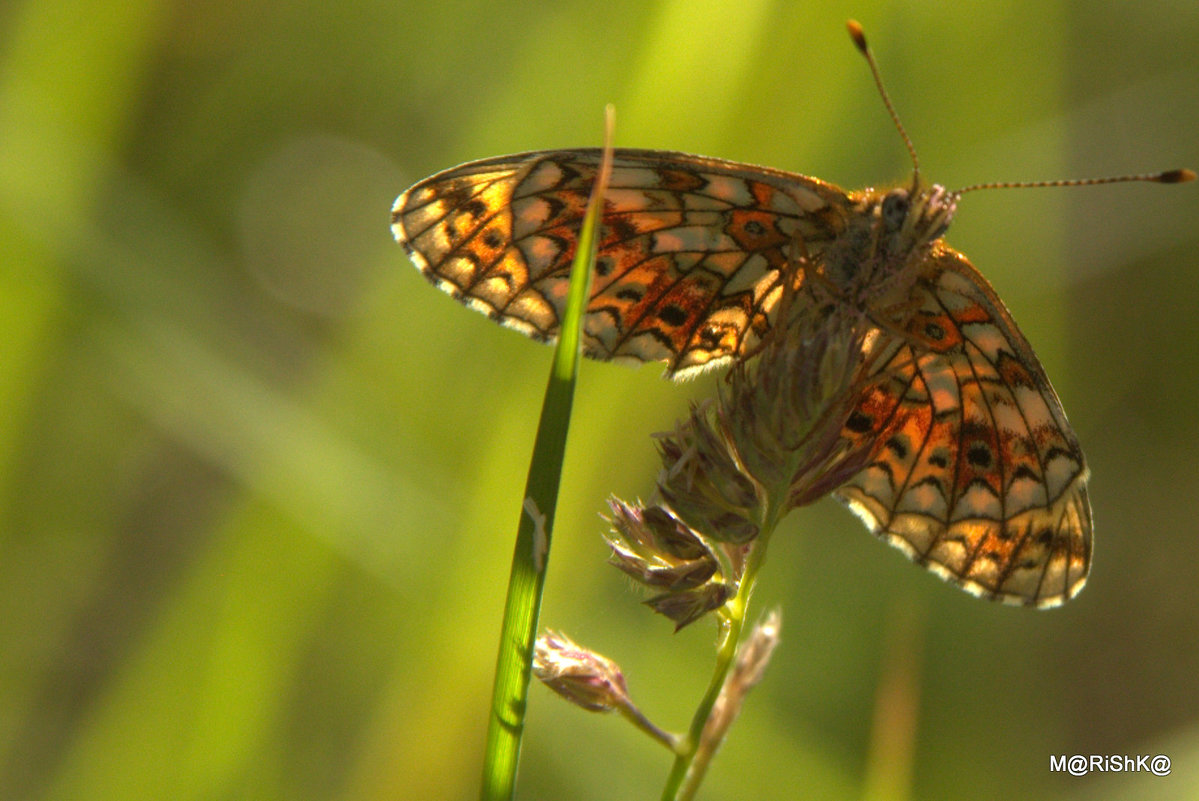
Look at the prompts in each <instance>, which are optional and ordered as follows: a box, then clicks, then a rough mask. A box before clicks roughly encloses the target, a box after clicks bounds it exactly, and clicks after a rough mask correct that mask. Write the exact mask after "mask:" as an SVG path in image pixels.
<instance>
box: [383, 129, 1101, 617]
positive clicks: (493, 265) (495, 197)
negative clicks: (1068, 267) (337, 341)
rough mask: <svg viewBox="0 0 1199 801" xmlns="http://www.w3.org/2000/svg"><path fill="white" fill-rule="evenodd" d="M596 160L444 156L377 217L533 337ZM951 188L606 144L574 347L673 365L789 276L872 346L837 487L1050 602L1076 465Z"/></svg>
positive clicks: (1078, 530)
mask: <svg viewBox="0 0 1199 801" xmlns="http://www.w3.org/2000/svg"><path fill="white" fill-rule="evenodd" d="M598 163H599V151H598V150H587V149H584V150H560V151H544V152H535V153H524V154H518V155H514V156H505V157H500V158H495V159H487V160H484V161H478V162H473V163H469V164H464V165H461V166H459V167H456V168H453V169H451V170H447V171H445V172H442V173H439V174H438V175H435V176H433V177H431V178H428V179H426V180H425V181H422V182H420V183H418V184H417V185H416V186H414V187H412V188H411V189H409V190H408V191H407V192H405V193H404V194H403V195H401V196H400V198H399V199H398V200H397V201H396V204H395V206H394V208H393V210H392V227H393V231H394V233H395V235H396V238H397V239H398V240H399V241H400V242H401V243H402V244H403V245H404V246H405V248H406V249H407V250H408V252H409V254H410V255H411V256H412V258H413V260H414V261H415V262H416V263H417V265H418V267H419V268H420V269H421V271H422V273H424V274H425V276H426V277H427V278H429V280H431V281H432V282H433V283H435V284H436V285H438V286H439V287H441V288H442V289H444V290H446V291H447V292H449V293H450V294H452V295H454V296H455V297H457V298H458V299H459V300H461V301H462V302H464V303H466V304H467V305H468V306H470V307H471V308H474V309H476V310H478V311H481V312H484V313H486V314H488V315H489V316H491V317H492V318H493V319H495V320H496V321H498V322H500V323H502V324H504V325H506V326H508V327H510V328H514V329H516V330H518V331H521V332H522V333H524V334H526V335H528V336H531V337H533V338H536V339H540V340H552V339H554V338H555V337H556V336H557V333H558V325H559V321H560V319H561V316H562V313H563V311H564V308H565V302H566V290H567V285H568V282H569V273H570V266H571V261H572V259H573V257H574V251H575V247H576V245H577V237H578V232H579V228H580V226H581V224H582V218H583V211H584V208H585V205H586V202H587V196H588V193H589V192H590V190H591V186H592V184H593V182H594V178H595V174H596V171H597V168H598ZM956 202H957V196H956V195H955V194H953V193H949V192H946V191H945V190H944V189H943V188H941V187H939V186H935V185H934V186H930V187H922V186H919V185H913V186H911V187H906V188H897V189H890V190H876V189H864V190H859V191H855V192H846V191H845V190H842V189H840V188H838V187H836V186H834V185H832V184H829V183H826V182H824V181H821V180H819V179H816V178H811V177H808V176H803V175H797V174H794V173H788V172H783V171H780V170H774V169H770V168H765V167H756V166H752V165H746V164H739V163H736V162H730V161H724V160H721V159H713V158H706V157H702V156H692V155H688V154H683V153H673V152H664V151H648V150H617V151H615V158H614V166H613V173H612V178H611V182H610V188H609V190H608V191H607V193H606V195H605V202H604V211H603V215H602V225H601V227H600V230H599V244H598V254H597V259H596V266H595V274H594V276H593V281H592V289H591V297H590V301H589V303H588V306H587V309H586V312H585V319H584V324H583V348H584V353H585V354H586V355H588V356H590V357H593V358H597V359H603V360H610V359H614V360H627V361H638V362H647V361H662V362H665V363H666V365H667V372H668V374H670V375H671V376H672V377H676V378H678V377H686V376H689V375H693V374H695V373H697V372H699V371H702V370H705V369H710V368H712V367H714V366H718V365H722V364H728V363H730V362H732V361H734V360H737V359H741V358H745V357H748V356H750V355H752V354H753V353H755V352H756V351H757V349H758V348H759V346H760V344H761V343H762V341H763V338H764V337H766V336H767V334H768V333H769V331H770V330H771V327H772V326H773V325H775V324H779V322H780V321H779V315H778V311H779V308H780V306H781V301H782V299H783V297H784V294H785V293H786V292H788V291H791V292H796V293H797V292H798V290H803V292H802V302H804V303H811V304H815V305H816V306H823V305H826V304H837V305H839V306H841V307H844V308H849V309H852V310H853V311H854V312H855V313H857V314H858V315H860V318H861V324H862V325H864V326H870V327H871V329H872V330H874V331H876V337H877V339H878V341H879V342H880V343H882V344H881V346H882V347H885V348H886V349H887V351H886V358H885V359H883V360H881V363H880V364H879V366H878V369H877V372H876V374H875V377H874V379H873V381H872V383H871V384H870V386H869V387H866V388H864V389H863V394H862V400H861V402H860V403H859V405H858V408H857V409H856V410H855V411H854V413H853V415H851V417H850V419H849V421H848V422H847V424H846V428H845V431H844V432H843V436H845V437H846V438H847V439H850V440H857V441H859V442H865V443H867V444H868V445H869V446H870V447H871V448H872V449H873V451H872V452H873V453H874V454H875V455H874V457H873V458H872V461H871V463H870V464H869V466H867V467H866V468H865V469H864V470H863V471H862V472H861V473H860V474H859V475H857V476H856V477H855V478H854V479H853V480H851V481H850V482H849V483H848V484H846V485H845V486H844V487H842V488H841V489H840V490H839V491H838V496H839V497H841V498H842V500H844V501H845V502H846V503H848V504H849V505H850V506H851V508H853V509H854V511H855V512H857V513H858V514H859V516H861V517H862V518H863V520H864V521H865V522H866V524H867V525H868V526H869V527H870V528H871V529H872V530H873V531H874V532H875V533H876V534H877V535H878V536H880V537H881V538H883V539H884V540H886V541H888V542H890V543H891V544H892V545H895V546H897V547H899V548H900V549H901V550H903V551H904V552H905V553H906V554H907V555H908V556H909V557H911V558H912V559H913V560H915V561H917V562H919V563H921V564H923V565H925V566H927V567H928V568H930V569H931V570H933V571H934V572H936V573H937V574H938V575H941V576H942V577H944V578H947V579H950V580H952V581H954V582H955V583H957V584H959V585H961V586H962V587H964V588H965V589H967V590H968V591H970V592H972V593H974V594H977V595H981V596H985V597H990V598H996V599H999V600H1003V601H1006V602H1010V603H1018V604H1025V605H1037V606H1053V605H1056V604H1059V603H1061V602H1062V601H1064V600H1066V599H1068V598H1070V597H1072V596H1073V595H1074V594H1075V593H1076V592H1077V591H1078V590H1079V589H1080V588H1081V586H1082V584H1083V582H1084V581H1085V577H1086V574H1087V569H1088V567H1089V563H1090V554H1091V518H1090V505H1089V501H1088V499H1087V494H1086V478H1087V469H1086V466H1085V462H1084V459H1083V456H1082V451H1081V448H1080V447H1079V444H1078V442H1077V438H1076V437H1075V435H1074V433H1073V431H1072V430H1071V428H1070V426H1069V424H1068V422H1067V421H1066V417H1065V414H1064V412H1063V411H1062V408H1061V404H1060V402H1059V401H1058V398H1057V395H1056V394H1055V393H1054V391H1053V388H1052V386H1051V385H1050V383H1049V380H1048V378H1047V377H1046V376H1045V373H1044V370H1043V369H1042V368H1041V366H1040V363H1039V362H1038V361H1037V358H1036V356H1035V354H1034V353H1033V351H1032V348H1031V347H1030V346H1029V345H1028V342H1027V341H1026V340H1025V338H1024V336H1023V335H1022V334H1021V333H1020V331H1019V329H1018V328H1017V327H1016V324H1015V322H1014V321H1013V320H1012V318H1011V315H1010V314H1009V313H1008V311H1007V309H1006V308H1005V307H1004V305H1003V303H1002V302H1001V301H1000V300H999V298H998V296H997V295H996V294H995V292H994V290H993V289H992V288H991V286H990V284H989V283H987V281H986V279H985V278H983V276H982V275H980V274H979V273H978V271H977V270H975V269H974V267H973V266H972V265H971V264H970V263H969V261H968V260H967V259H966V258H965V257H964V256H962V255H961V254H960V253H958V252H956V251H954V250H953V249H952V248H950V247H949V246H947V245H946V244H945V243H944V241H943V240H942V239H941V236H942V234H943V233H944V231H945V230H946V228H947V227H948V225H949V223H950V222H951V220H952V218H953V215H954V213H955V211H956ZM796 296H797V295H792V296H791V297H796ZM801 312H802V309H801Z"/></svg>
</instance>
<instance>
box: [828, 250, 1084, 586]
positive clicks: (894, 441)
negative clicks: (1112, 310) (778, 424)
mask: <svg viewBox="0 0 1199 801" xmlns="http://www.w3.org/2000/svg"><path fill="white" fill-rule="evenodd" d="M913 305H914V306H915V311H914V313H912V314H911V316H910V317H909V318H908V319H907V323H906V326H905V330H904V331H903V334H904V337H903V338H902V339H901V340H900V339H898V338H897V341H895V342H893V343H892V346H893V349H894V354H893V355H892V356H891V357H890V358H889V360H888V362H887V364H886V366H885V367H884V368H883V370H882V371H881V374H880V378H879V381H878V383H876V384H874V385H873V386H872V387H870V388H869V389H868V390H867V391H866V393H865V395H864V399H863V401H862V403H861V404H860V405H859V409H858V411H857V412H856V413H855V416H854V417H853V418H851V426H850V429H848V430H847V435H848V436H850V437H851V438H858V437H862V436H866V437H873V438H877V439H876V443H877V444H876V446H875V447H876V449H877V450H876V456H875V457H874V459H873V461H872V463H871V464H870V465H869V466H868V467H867V468H866V469H865V470H863V471H862V472H861V473H860V474H859V475H857V476H856V477H855V478H854V479H853V480H852V481H850V482H849V483H848V484H847V485H846V486H844V487H842V488H841V489H840V490H839V491H838V495H839V496H840V497H841V498H842V499H843V500H845V501H846V502H847V503H848V504H849V505H850V506H851V507H852V508H853V509H854V510H855V511H856V512H857V513H858V514H859V515H860V516H861V517H862V518H863V520H864V521H865V522H866V523H867V525H868V526H870V527H871V529H872V530H874V531H875V532H876V533H877V534H878V535H879V536H880V537H882V538H883V539H885V540H887V541H888V542H890V543H891V544H892V545H895V546H897V547H898V548H900V549H901V550H903V551H904V552H905V553H907V554H908V556H910V557H911V558H912V559H914V560H915V561H917V562H919V563H921V564H923V565H925V566H927V567H929V568H930V569H931V570H933V571H934V572H936V573H938V574H940V575H942V576H943V577H945V578H947V579H949V580H951V581H954V582H956V583H958V584H960V585H962V586H963V587H964V588H965V589H967V590H969V591H970V592H973V593H974V594H977V595H982V596H985V597H991V598H997V599H999V600H1003V601H1006V602H1009V603H1019V604H1027V605H1036V606H1054V605H1057V604H1060V603H1061V602H1063V601H1065V600H1067V599H1068V598H1070V597H1072V596H1073V595H1074V594H1076V593H1077V592H1078V590H1080V589H1081V588H1082V585H1083V583H1084V582H1085V580H1086V575H1087V570H1088V567H1089V564H1090V556H1091V510H1090V503H1089V500H1088V498H1087V490H1086V480H1087V469H1086V465H1085V462H1084V460H1083V455H1082V450H1081V448H1080V446H1079V444H1078V441H1077V439H1076V437H1075V435H1074V433H1073V431H1072V430H1071V428H1070V426H1069V424H1068V423H1067V421H1066V417H1065V414H1064V412H1063V411H1062V407H1061V403H1060V402H1059V401H1058V398H1057V395H1056V393H1055V392H1054V391H1053V387H1052V386H1051V385H1050V383H1049V380H1048V378H1047V377H1046V376H1045V373H1044V370H1043V369H1042V368H1041V366H1040V364H1039V362H1038V361H1037V359H1036V356H1035V355H1034V354H1033V352H1032V349H1031V347H1030V346H1029V345H1028V343H1027V341H1026V340H1025V339H1024V337H1023V335H1022V334H1021V333H1020V331H1019V329H1018V328H1017V327H1016V325H1015V323H1014V322H1013V321H1012V318H1011V316H1010V314H1009V313H1008V312H1007V309H1006V308H1004V306H1003V304H1002V302H1001V301H1000V300H999V298H998V297H997V296H996V295H995V293H994V291H993V290H992V289H991V287H990V285H989V284H988V283H987V281H986V279H984V278H983V277H982V276H981V275H980V274H979V273H978V271H977V270H975V269H974V267H973V266H971V265H970V263H969V262H968V261H967V260H966V259H965V257H963V256H962V255H961V254H959V253H957V252H955V251H953V250H951V249H950V248H948V247H945V246H943V245H940V244H938V245H935V246H934V248H933V250H932V252H931V254H930V256H929V258H928V260H927V262H926V263H925V264H924V265H922V268H921V276H920V278H919V280H918V281H917V283H916V285H915V288H914V295H913Z"/></svg>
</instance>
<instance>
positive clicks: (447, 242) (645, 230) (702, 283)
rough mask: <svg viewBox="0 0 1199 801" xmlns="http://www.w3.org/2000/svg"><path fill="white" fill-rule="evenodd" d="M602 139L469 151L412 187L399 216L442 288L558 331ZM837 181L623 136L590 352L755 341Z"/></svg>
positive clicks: (707, 347)
mask: <svg viewBox="0 0 1199 801" xmlns="http://www.w3.org/2000/svg"><path fill="white" fill-rule="evenodd" d="M599 158H600V151H599V150H558V151H544V152H536V153H525V154H519V155H515V156H501V157H499V158H493V159H487V160H484V161H476V162H471V163H469V164H464V165H462V166H459V167H455V168H453V169H450V170H447V171H445V172H442V173H439V174H437V175H434V176H433V177H431V178H428V179H426V180H424V181H421V182H420V183H419V184H417V185H416V186H414V187H412V188H411V189H409V190H408V191H407V192H405V193H404V194H403V195H401V196H400V197H399V199H398V200H397V201H396V203H395V206H394V207H393V209H392V229H393V231H394V233H395V236H396V239H397V240H399V241H400V243H401V244H403V245H404V247H405V249H406V250H407V251H408V253H409V254H410V255H411V256H412V258H413V260H414V261H415V262H416V264H417V266H418V267H419V268H420V270H421V272H423V273H424V274H425V276H426V277H427V278H429V280H430V281H432V282H433V283H434V284H436V285H437V286H439V287H440V288H441V289H443V290H445V291H446V292H448V293H450V294H451V295H453V296H454V297H456V298H458V299H459V300H461V301H462V302H464V303H465V304H466V305H468V306H470V307H471V308H473V309H476V310H477V311H480V312H483V313H485V314H487V315H489V316H490V317H492V318H493V319H495V320H496V321H497V322H500V323H502V324H504V325H506V326H508V327H509V328H513V329H516V330H517V331H520V332H521V333H524V334H526V335H528V336H530V337H533V338H535V339H540V340H546V341H550V340H553V339H554V338H556V337H557V334H558V326H559V321H560V320H561V317H562V314H563V312H564V309H565V303H566V294H567V286H568V283H569V278H570V266H571V260H572V259H573V257H574V253H575V248H576V245H577V240H578V232H579V228H580V227H581V225H582V219H583V212H584V209H585V206H586V203H587V196H588V193H589V192H590V190H591V186H592V184H593V182H594V179H595V174H596V170H597V168H598V164H599ZM849 211H850V209H849V200H848V197H847V195H846V193H845V192H844V191H842V190H841V189H838V188H837V187H835V186H832V185H831V184H827V183H824V182H822V181H819V180H817V179H814V178H808V177H805V176H801V175H795V174H792V173H787V172H782V171H779V170H772V169H769V168H765V167H754V166H749V165H745V164H738V163H735V162H730V161H723V160H720V159H711V158H704V157H701V156H692V155H687V154H684V153H668V152H661V151H643V150H617V151H616V152H615V161H614V165H613V172H612V179H611V183H610V185H609V189H608V192H607V194H606V195H605V199H604V213H603V222H602V228H601V230H600V236H599V248H598V255H597V259H596V267H595V276H594V279H593V282H592V289H591V298H590V301H589V304H588V306H587V311H586V318H585V320H584V341H583V350H584V353H585V354H586V355H587V356H590V357H592V358H596V359H605V360H606V359H623V360H632V361H642V362H646V361H663V362H666V363H667V372H668V373H670V374H672V375H674V376H676V377H679V376H684V375H687V374H691V373H694V372H697V371H699V370H702V369H705V368H710V367H713V366H716V365H719V364H724V363H728V362H729V361H731V360H733V359H736V358H738V357H739V356H742V355H745V354H747V353H750V352H753V350H754V349H755V348H756V347H757V345H758V343H759V342H760V341H761V339H762V337H763V336H764V335H765V334H766V332H767V331H768V330H769V328H770V324H771V319H772V314H773V311H774V309H775V307H776V305H777V303H778V300H779V298H780V296H781V293H782V284H783V278H782V276H783V275H784V274H785V273H786V270H787V269H788V265H791V266H794V265H796V264H798V263H799V262H800V258H799V254H801V253H802V254H804V255H808V256H814V255H816V254H819V253H820V252H821V251H822V249H823V248H824V247H825V246H826V245H827V243H829V242H830V241H832V240H834V239H835V238H836V237H837V236H838V235H839V234H840V233H841V232H842V231H844V229H845V226H846V220H847V216H848V214H849Z"/></svg>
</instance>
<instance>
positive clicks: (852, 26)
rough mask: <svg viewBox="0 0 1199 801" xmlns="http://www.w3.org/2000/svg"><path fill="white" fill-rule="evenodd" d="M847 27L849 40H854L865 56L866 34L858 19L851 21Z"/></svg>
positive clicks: (846, 24)
mask: <svg viewBox="0 0 1199 801" xmlns="http://www.w3.org/2000/svg"><path fill="white" fill-rule="evenodd" d="M845 27H846V28H848V29H849V38H850V39H853V43H854V44H855V45H857V48H858V50H861V51H862V53H863V54H865V53H866V50H867V46H866V32H865V31H864V30H862V24H861V23H860V22H858V21H857V20H856V19H851V20H849V21H848V22H846V23H845Z"/></svg>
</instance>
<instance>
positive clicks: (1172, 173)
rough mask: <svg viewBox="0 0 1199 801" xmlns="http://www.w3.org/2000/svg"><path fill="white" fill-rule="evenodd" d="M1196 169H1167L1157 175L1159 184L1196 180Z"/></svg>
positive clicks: (1183, 182)
mask: <svg viewBox="0 0 1199 801" xmlns="http://www.w3.org/2000/svg"><path fill="white" fill-rule="evenodd" d="M1195 177H1196V176H1195V171H1194V170H1187V169H1182V170H1166V171H1165V172H1163V173H1161V174H1160V175H1158V176H1157V182H1158V183H1159V184H1185V183H1186V182H1187V181H1193V180H1195Z"/></svg>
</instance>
